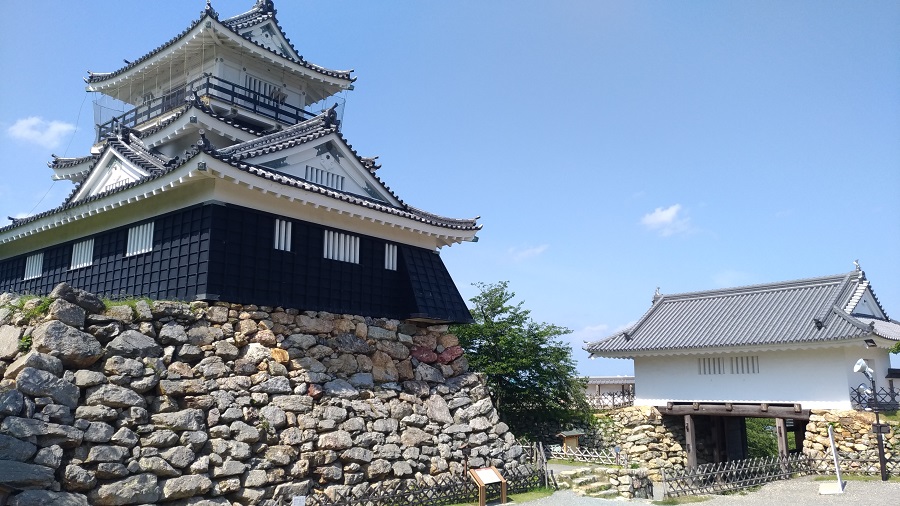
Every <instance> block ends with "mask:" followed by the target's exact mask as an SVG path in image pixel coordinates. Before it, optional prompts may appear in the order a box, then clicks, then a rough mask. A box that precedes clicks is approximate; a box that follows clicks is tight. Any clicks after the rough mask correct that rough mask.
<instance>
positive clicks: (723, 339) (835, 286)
mask: <svg viewBox="0 0 900 506" xmlns="http://www.w3.org/2000/svg"><path fill="white" fill-rule="evenodd" d="M862 284H864V285H865V286H866V288H868V289H870V290H871V287H869V285H868V281H867V280H866V278H865V273H864V272H863V271H861V270H856V271H852V272H850V273H847V274H841V275H836V276H827V277H820V278H812V279H801V280H796V281H786V282H781V283H771V284H764V285H753V286H745V287H738V288H727V289H722V290H711V291H703V292H692V293H683V294H675V295H661V296H658V297H656V298H655V300H654V302H653V305H652V306H651V307H650V309H649V310H648V311H647V313H645V314H644V316H643V317H641V319H640V320H638V322H637V323H635V324H634V325H633V326H632V327H631V328H629V329H627V330H625V331H623V332H619V333H616V334H614V335H612V336H609V337H607V338H605V339H601V340H599V341H595V342H592V343H588V344H586V345H585V346H584V349H585V350H586V351H588V352H590V353H591V354H592V355H596V356H618V357H621V356H628V354H630V353H634V354H642V353H652V352H663V351H677V350H691V349H699V348H704V349H709V348H713V349H714V348H729V347H743V346H767V345H802V344H804V343H814V342H828V341H832V342H833V341H841V340H847V339H854V338H860V337H863V336H868V335H871V334H873V333H874V334H877V335H879V336H881V337H884V338H887V339H895V340H900V325H898V324H897V323H896V322H890V321H883V320H875V319H873V318H866V317H856V316H851V314H849V313H852V311H853V308H854V307H855V304H856V302H858V300H859V291H858V290H857V288H858V287H859V286H860V285H862ZM873 296H874V294H873ZM870 324H872V325H870Z"/></svg>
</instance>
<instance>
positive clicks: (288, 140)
mask: <svg viewBox="0 0 900 506" xmlns="http://www.w3.org/2000/svg"><path fill="white" fill-rule="evenodd" d="M334 121H335V118H334V113H333V111H326V112H325V113H323V114H320V115H319V116H316V117H315V118H312V119H310V120H307V121H305V122H302V123H298V124H296V125H294V126H292V127H289V128H286V129H284V130H282V131H279V132H275V133H273V134H269V135H265V136H262V137H259V138H254V139H251V140H249V141H245V142H241V143H238V144H235V145H232V146H229V147H227V148H222V149H216V148H215V147H214V146H212V145H211V144H210V143H209V141H208V140H205V139H202V138H201V140H200V141H198V142H197V143H196V144H194V145H192V146H191V148H190V149H188V150H187V151H185V152H184V153H183V154H181V155H179V156H177V157H175V158H168V157H163V156H162V155H160V154H158V153H154V152H151V151H150V150H148V149H147V148H146V146H144V144H143V143H142V142H141V140H140V138H138V137H137V136H136V135H134V134H133V133H132V132H131V131H130V130H125V131H124V132H123V133H121V134H119V135H117V136H112V137H109V138H107V139H106V145H105V147H104V151H103V152H101V153H100V155H97V156H96V160H99V159H100V158H101V157H102V156H103V153H105V152H106V150H114V151H115V152H116V153H118V154H119V155H120V156H122V157H124V158H126V159H127V160H129V161H130V162H131V163H133V164H135V165H137V166H139V167H141V168H142V169H144V170H145V171H147V172H148V174H149V175H148V176H146V177H144V178H141V179H139V180H137V181H134V182H132V183H129V184H127V185H124V186H119V187H116V188H113V189H110V190H108V191H106V192H102V193H100V194H98V195H94V196H92V197H87V198H85V199H80V200H78V201H73V200H72V199H73V198H74V197H75V196H76V195H77V194H78V191H79V190H80V189H81V183H80V184H78V185H76V186H75V188H74V189H73V190H72V192H71V193H70V194H69V196H68V197H67V198H66V200H65V202H64V203H63V205H61V206H60V207H57V208H55V209H52V210H50V211H46V212H43V213H40V214H37V215H34V216H29V217H28V218H22V219H17V220H15V221H13V222H12V223H11V224H10V225H7V226H4V227H0V232H5V231H7V230H11V229H13V228H16V227H19V226H23V225H25V224H27V223H30V222H33V221H35V220H37V219H40V218H44V217H47V216H50V215H53V214H57V213H61V212H64V211H66V210H68V209H70V208H72V207H74V206H77V205H80V204H82V203H85V202H89V201H92V200H97V199H99V198H101V197H105V196H106V195H110V194H114V193H118V192H122V191H125V190H127V189H130V188H132V187H135V186H139V185H141V184H144V183H146V182H148V181H151V180H153V179H156V178H158V177H160V176H162V175H164V174H166V173H168V172H171V171H174V170H176V169H177V168H179V167H181V166H183V165H184V164H186V163H187V162H188V161H189V160H191V159H192V158H193V157H195V156H197V155H198V154H199V153H200V152H201V151H202V152H205V153H207V154H209V155H210V156H212V157H214V158H216V159H217V160H220V161H222V162H224V163H227V164H229V165H231V166H232V167H235V168H237V169H239V170H241V171H243V172H246V173H248V174H252V175H254V176H257V177H261V178H263V179H266V180H269V181H273V182H276V183H279V184H282V185H285V186H290V187H294V188H300V189H303V190H306V191H310V192H314V193H319V194H322V195H325V196H328V197H330V198H334V199H337V200H341V201H344V202H348V203H350V204H354V205H358V206H362V207H365V208H369V209H374V210H376V211H379V212H383V213H387V214H391V215H395V216H401V217H405V218H409V219H412V220H415V221H418V222H421V223H426V224H429V225H435V226H438V227H442V228H446V229H450V230H467V231H472V230H480V229H481V228H482V226H481V225H480V224H478V223H477V220H478V219H479V218H478V217H476V218H473V219H456V218H448V217H444V216H439V215H436V214H432V213H428V212H426V211H423V210H421V209H417V208H415V207H413V206H410V205H408V204H406V203H404V202H403V201H402V200H401V199H400V198H399V197H397V196H396V195H395V194H394V193H393V191H391V189H390V187H388V186H387V185H385V184H384V182H383V181H382V180H381V179H380V178H379V177H378V176H377V175H375V174H374V168H373V167H375V166H374V162H373V161H372V159H371V158H368V159H363V158H361V157H360V156H359V154H357V153H356V151H355V150H354V149H353V147H352V146H350V144H349V143H347V141H346V140H345V139H344V137H343V136H342V135H341V133H340V131H338V130H337V127H336V125H335V123H334ZM329 134H334V135H335V136H336V137H337V139H338V140H340V141H341V142H342V143H343V144H344V146H346V148H347V149H348V150H349V151H350V152H351V153H353V156H355V157H357V159H358V160H360V163H361V164H363V166H364V167H365V168H366V169H367V170H369V171H370V173H372V177H373V178H374V179H375V180H376V181H377V182H378V183H379V184H381V185H382V187H383V188H384V190H385V191H387V192H388V193H390V194H391V195H392V196H394V197H395V198H396V199H397V201H398V202H400V206H399V207H395V206H393V205H390V204H388V203H385V202H380V201H375V200H372V199H370V198H367V197H363V196H360V195H355V194H352V193H348V192H343V191H338V190H334V189H332V188H328V187H325V186H321V185H317V184H313V183H311V182H309V181H306V180H304V179H302V178H299V177H297V176H292V175H289V174H284V173H281V172H279V171H276V170H272V169H269V168H266V167H262V166H259V165H255V164H253V163H252V159H253V158H254V157H258V156H260V155H263V154H267V153H272V152H276V151H280V150H283V149H287V148H290V147H293V146H296V145H298V144H304V143H307V142H311V141H313V140H315V139H319V138H321V137H324V136H326V135H329ZM95 163H96V162H95ZM93 169H94V166H93V165H92V166H91V169H90V170H93Z"/></svg>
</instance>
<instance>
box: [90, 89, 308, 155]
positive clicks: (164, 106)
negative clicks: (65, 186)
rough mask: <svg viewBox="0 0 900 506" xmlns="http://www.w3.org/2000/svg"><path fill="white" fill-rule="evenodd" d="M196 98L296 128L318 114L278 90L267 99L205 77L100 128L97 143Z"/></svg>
mask: <svg viewBox="0 0 900 506" xmlns="http://www.w3.org/2000/svg"><path fill="white" fill-rule="evenodd" d="M191 94H195V95H196V96H197V97H208V98H209V99H210V100H215V101H217V102H219V103H221V104H227V105H231V106H235V107H238V108H240V109H243V110H246V111H252V112H253V113H255V114H258V115H260V116H264V117H266V118H270V119H273V120H275V121H279V122H281V123H285V124H288V125H293V124H295V123H299V122H301V121H305V120H307V119H310V118H312V117H315V114H313V113H311V112H309V111H307V110H305V109H302V108H300V107H297V106H294V105H291V104H287V103H285V102H284V98H285V95H284V93H283V92H281V90H278V89H275V91H274V92H273V93H270V94H269V95H265V94H262V93H259V92H256V91H254V90H251V89H250V88H246V87H244V86H240V85H238V84H236V83H233V82H231V81H226V80H224V79H220V78H218V77H215V76H210V75H205V76H202V77H200V78H198V79H195V80H193V81H191V82H189V83H187V84H186V85H184V87H181V88H178V89H176V90H174V91H172V92H170V93H168V94H166V95H164V96H162V97H158V98H153V99H150V100H148V101H146V102H145V103H143V104H141V105H139V106H137V107H135V108H133V109H131V110H130V111H126V112H125V113H124V114H121V115H119V116H116V117H114V118H113V119H111V120H109V121H107V122H106V123H103V124H101V125H97V140H98V141H99V140H100V139H103V138H105V137H107V136H109V135H111V134H114V133H115V132H116V131H117V130H118V129H119V128H120V127H122V126H124V127H128V128H134V127H136V126H137V125H140V124H142V123H146V122H147V121H150V120H153V119H156V118H158V117H159V116H162V115H163V114H165V113H167V112H169V111H171V110H173V109H175V108H177V107H180V106H182V105H184V103H185V100H186V99H187V98H188V97H190V95H191Z"/></svg>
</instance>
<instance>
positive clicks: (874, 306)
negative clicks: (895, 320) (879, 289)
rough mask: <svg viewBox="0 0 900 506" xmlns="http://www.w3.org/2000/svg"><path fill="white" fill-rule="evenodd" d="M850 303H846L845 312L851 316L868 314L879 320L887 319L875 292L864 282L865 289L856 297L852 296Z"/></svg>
mask: <svg viewBox="0 0 900 506" xmlns="http://www.w3.org/2000/svg"><path fill="white" fill-rule="evenodd" d="M851 302H852V305H848V307H847V312H848V313H850V314H852V315H853V316H870V317H872V318H877V319H879V320H887V319H888V317H887V315H886V314H885V313H884V309H882V307H881V304H879V303H878V299H877V298H875V294H874V293H872V289H871V287H869V286H868V282H867V283H866V287H865V290H863V291H862V293H861V294H860V295H859V296H858V297H854V298H853V300H852V301H851Z"/></svg>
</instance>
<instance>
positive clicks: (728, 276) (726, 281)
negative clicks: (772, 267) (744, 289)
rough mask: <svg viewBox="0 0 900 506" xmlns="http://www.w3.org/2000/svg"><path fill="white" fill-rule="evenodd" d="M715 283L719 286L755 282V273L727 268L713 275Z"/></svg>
mask: <svg viewBox="0 0 900 506" xmlns="http://www.w3.org/2000/svg"><path fill="white" fill-rule="evenodd" d="M713 283H714V284H715V286H716V287H718V288H729V287H732V286H742V285H749V284H752V283H753V275H752V274H749V273H747V272H741V271H736V270H731V269H726V270H723V271H719V272H717V273H715V274H714V275H713Z"/></svg>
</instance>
